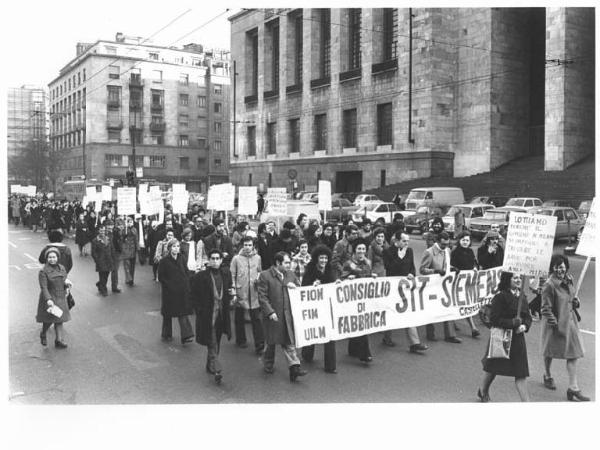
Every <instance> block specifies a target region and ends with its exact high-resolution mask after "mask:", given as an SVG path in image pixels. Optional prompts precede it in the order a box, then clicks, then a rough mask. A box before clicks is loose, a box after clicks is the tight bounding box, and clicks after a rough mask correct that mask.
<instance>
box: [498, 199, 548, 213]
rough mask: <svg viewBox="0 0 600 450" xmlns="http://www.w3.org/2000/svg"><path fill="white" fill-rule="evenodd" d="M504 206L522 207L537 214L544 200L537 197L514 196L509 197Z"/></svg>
mask: <svg viewBox="0 0 600 450" xmlns="http://www.w3.org/2000/svg"><path fill="white" fill-rule="evenodd" d="M504 207H507V208H508V207H513V208H521V209H523V210H525V212H528V213H530V214H535V213H536V212H537V211H538V210H539V209H540V208H541V207H542V201H541V200H540V199H539V198H535V197H513V198H510V199H508V201H507V202H506V205H504Z"/></svg>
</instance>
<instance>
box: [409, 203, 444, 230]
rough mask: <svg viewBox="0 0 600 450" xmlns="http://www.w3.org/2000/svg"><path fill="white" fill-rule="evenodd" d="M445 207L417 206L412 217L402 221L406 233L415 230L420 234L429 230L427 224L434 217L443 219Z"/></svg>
mask: <svg viewBox="0 0 600 450" xmlns="http://www.w3.org/2000/svg"><path fill="white" fill-rule="evenodd" d="M447 210H448V208H447V207H442V206H431V205H424V206H419V207H418V208H417V210H416V212H415V213H414V214H413V215H412V216H408V217H406V218H405V219H404V227H405V228H406V231H407V232H408V233H412V232H413V231H415V230H417V231H420V232H421V233H424V232H426V231H427V230H429V223H430V221H431V220H433V218H434V217H440V218H441V217H444V214H446V211H447Z"/></svg>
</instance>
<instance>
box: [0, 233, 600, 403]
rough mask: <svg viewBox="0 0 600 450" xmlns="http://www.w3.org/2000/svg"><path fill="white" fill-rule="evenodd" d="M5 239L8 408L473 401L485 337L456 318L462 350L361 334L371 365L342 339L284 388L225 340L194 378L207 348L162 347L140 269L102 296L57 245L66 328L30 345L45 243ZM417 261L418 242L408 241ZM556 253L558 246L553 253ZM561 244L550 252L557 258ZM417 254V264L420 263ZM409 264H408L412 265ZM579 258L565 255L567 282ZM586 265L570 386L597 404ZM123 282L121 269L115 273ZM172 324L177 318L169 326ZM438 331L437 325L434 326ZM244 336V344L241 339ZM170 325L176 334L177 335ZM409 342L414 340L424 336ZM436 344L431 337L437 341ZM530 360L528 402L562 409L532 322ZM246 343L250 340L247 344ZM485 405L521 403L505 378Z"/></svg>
mask: <svg viewBox="0 0 600 450" xmlns="http://www.w3.org/2000/svg"><path fill="white" fill-rule="evenodd" d="M8 241H9V267H8V271H9V289H8V293H9V398H10V403H12V404H29V405H38V404H60V405H68V404H79V405H81V404H202V403H337V402H348V403H350V402H364V403H368V402H374V403H390V402H391V403H404V402H434V403H444V402H452V403H454V402H456V403H460V402H474V401H476V400H477V398H476V391H477V386H478V385H479V383H480V380H481V377H482V374H483V372H482V369H481V357H482V355H483V353H484V347H485V344H486V341H487V336H488V331H487V329H485V328H484V327H480V329H481V331H482V336H481V337H480V338H479V339H473V338H471V337H470V332H469V331H468V330H469V327H468V325H467V323H466V322H465V321H460V323H459V326H460V328H461V331H460V332H458V336H459V337H462V338H463V343H462V344H449V343H445V342H443V341H442V342H435V343H429V345H430V349H429V350H428V351H427V352H426V353H425V354H424V355H415V354H411V353H409V352H408V344H407V343H406V339H405V336H404V332H402V331H394V340H395V341H396V342H397V344H398V345H397V346H396V347H394V348H388V347H384V346H382V345H381V344H380V341H381V335H380V334H375V335H371V336H370V342H371V348H372V352H373V356H374V362H373V363H372V364H371V365H370V366H368V367H364V366H363V365H362V364H360V363H358V362H357V361H356V360H355V359H353V358H350V357H348V356H347V355H346V342H345V341H341V342H338V343H337V353H338V374H335V375H332V374H326V373H325V372H324V371H323V362H322V347H320V346H318V347H317V351H316V355H315V361H314V362H313V363H310V364H305V367H306V368H307V369H308V370H309V374H308V375H307V376H306V377H304V378H302V379H300V381H299V382H297V383H295V384H290V382H289V380H288V373H287V368H286V365H285V359H284V357H283V354H282V353H281V350H280V349H278V350H277V353H276V363H275V367H276V371H275V373H274V374H273V375H267V374H265V373H263V371H262V365H261V362H260V360H259V359H258V357H257V356H255V355H254V353H253V351H252V349H251V347H252V345H250V346H249V348H248V349H239V348H237V347H236V346H235V345H234V344H233V341H232V342H229V343H228V342H227V341H226V340H224V341H223V342H222V349H221V361H222V364H223V368H224V382H223V384H221V385H220V386H217V385H215V384H214V382H213V380H212V378H211V377H210V376H209V375H208V374H207V373H206V372H205V371H204V365H205V359H206V349H205V347H201V346H199V345H197V344H195V343H193V344H188V345H186V346H182V345H181V344H180V343H179V342H178V339H174V340H173V342H171V343H164V342H161V340H160V327H161V317H160V313H159V308H160V286H159V284H158V283H155V282H153V280H152V271H151V268H150V267H149V266H147V265H146V266H139V265H138V266H137V267H136V280H135V286H133V287H128V286H126V285H125V284H124V283H123V282H122V283H121V284H122V286H121V288H122V289H123V292H122V293H121V294H112V295H109V296H108V297H106V298H103V297H101V296H99V295H98V294H97V291H96V287H95V285H94V283H95V282H96V280H97V276H96V272H95V271H94V265H93V261H92V260H91V258H90V257H89V256H88V257H80V256H78V250H77V248H76V245H75V244H74V242H73V241H72V240H67V241H66V243H67V244H68V245H69V246H70V247H71V250H72V252H73V255H74V267H73V270H72V271H71V274H70V276H69V278H70V279H71V280H72V281H73V283H74V287H73V295H74V297H75V300H76V302H77V304H76V306H75V309H73V311H72V316H73V319H72V320H71V321H70V322H68V323H66V324H65V330H66V334H65V341H66V342H67V343H68V344H69V348H68V349H66V350H56V349H55V348H54V346H53V345H52V342H53V331H52V330H51V331H49V334H48V342H49V345H48V347H47V348H43V347H42V346H41V345H40V343H39V337H38V335H39V330H40V326H39V325H38V324H37V323H36V322H35V311H36V307H37V298H38V294H39V287H38V282H37V272H38V270H39V266H38V264H37V261H36V260H37V256H38V254H39V251H40V249H41V248H42V247H43V245H45V244H46V243H47V239H46V236H45V234H43V233H37V234H35V233H32V232H31V231H29V230H25V229H23V228H22V227H19V228H16V227H14V226H13V225H10V226H9V227H8ZM411 246H412V247H413V249H414V252H415V255H421V254H422V252H423V249H424V245H423V242H422V241H421V240H420V237H419V236H417V235H413V236H412V242H411ZM562 246H564V244H563V245H562ZM560 249H561V248H560V246H559V247H558V248H557V250H560ZM419 257H420V256H417V258H419ZM416 263H418V261H416ZM583 263H584V259H583V258H581V257H571V271H572V273H573V274H574V276H575V277H576V278H577V277H578V276H579V273H580V271H581V269H582V266H583ZM594 274H595V263H594V262H592V263H591V265H590V268H589V271H588V274H587V276H586V277H585V281H584V283H583V287H582V292H581V295H580V297H581V299H582V307H581V315H582V317H583V320H582V322H581V324H580V325H581V328H582V330H584V331H583V341H584V345H585V348H586V351H587V353H586V357H585V358H583V359H582V360H581V361H580V364H579V379H580V380H579V383H580V386H581V387H582V389H583V390H584V392H585V393H586V394H587V395H590V396H591V397H592V398H593V399H594V398H595V372H594V367H595V342H594V341H595V330H596V324H595V319H594V318H595V298H594V293H595V280H594ZM121 276H122V277H123V272H122V269H121ZM174 322H176V321H174ZM438 327H439V328H441V326H439V325H438ZM249 331H250V330H249V329H248V335H249V336H251V333H250V332H249ZM178 332H179V329H178V325H177V324H176V323H174V336H175V337H177V336H178ZM419 333H420V335H421V338H422V339H423V342H426V341H425V340H424V338H425V332H424V329H422V328H420V329H419ZM440 335H442V333H441V329H438V336H440ZM526 339H527V347H528V354H529V367H530V373H531V377H530V378H529V390H530V396H531V399H532V401H536V402H562V401H565V400H566V395H565V392H566V389H567V374H566V369H565V364H564V361H556V362H555V364H554V377H555V380H556V383H557V385H558V390H557V391H549V390H547V389H545V388H544V387H543V385H542V383H541V381H542V373H543V362H542V357H541V354H540V325H539V322H534V324H533V326H532V328H531V330H530V331H529V333H528V335H527V336H526ZM250 344H251V343H250ZM490 395H491V398H492V400H493V401H494V402H515V401H518V400H519V397H518V395H517V392H516V390H515V388H514V382H513V380H512V379H511V378H507V377H498V378H497V379H496V381H495V382H494V384H493V386H492V389H491V392H490Z"/></svg>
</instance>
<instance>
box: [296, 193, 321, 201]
mask: <svg viewBox="0 0 600 450" xmlns="http://www.w3.org/2000/svg"><path fill="white" fill-rule="evenodd" d="M318 198H319V193H318V192H305V193H304V194H302V198H301V199H300V200H302V201H304V202H315V203H316V202H317V199H318Z"/></svg>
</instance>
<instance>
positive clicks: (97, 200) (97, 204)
mask: <svg viewBox="0 0 600 450" xmlns="http://www.w3.org/2000/svg"><path fill="white" fill-rule="evenodd" d="M93 202H94V212H95V213H96V214H98V213H99V212H100V211H102V192H96V196H95V197H94V199H93Z"/></svg>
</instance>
